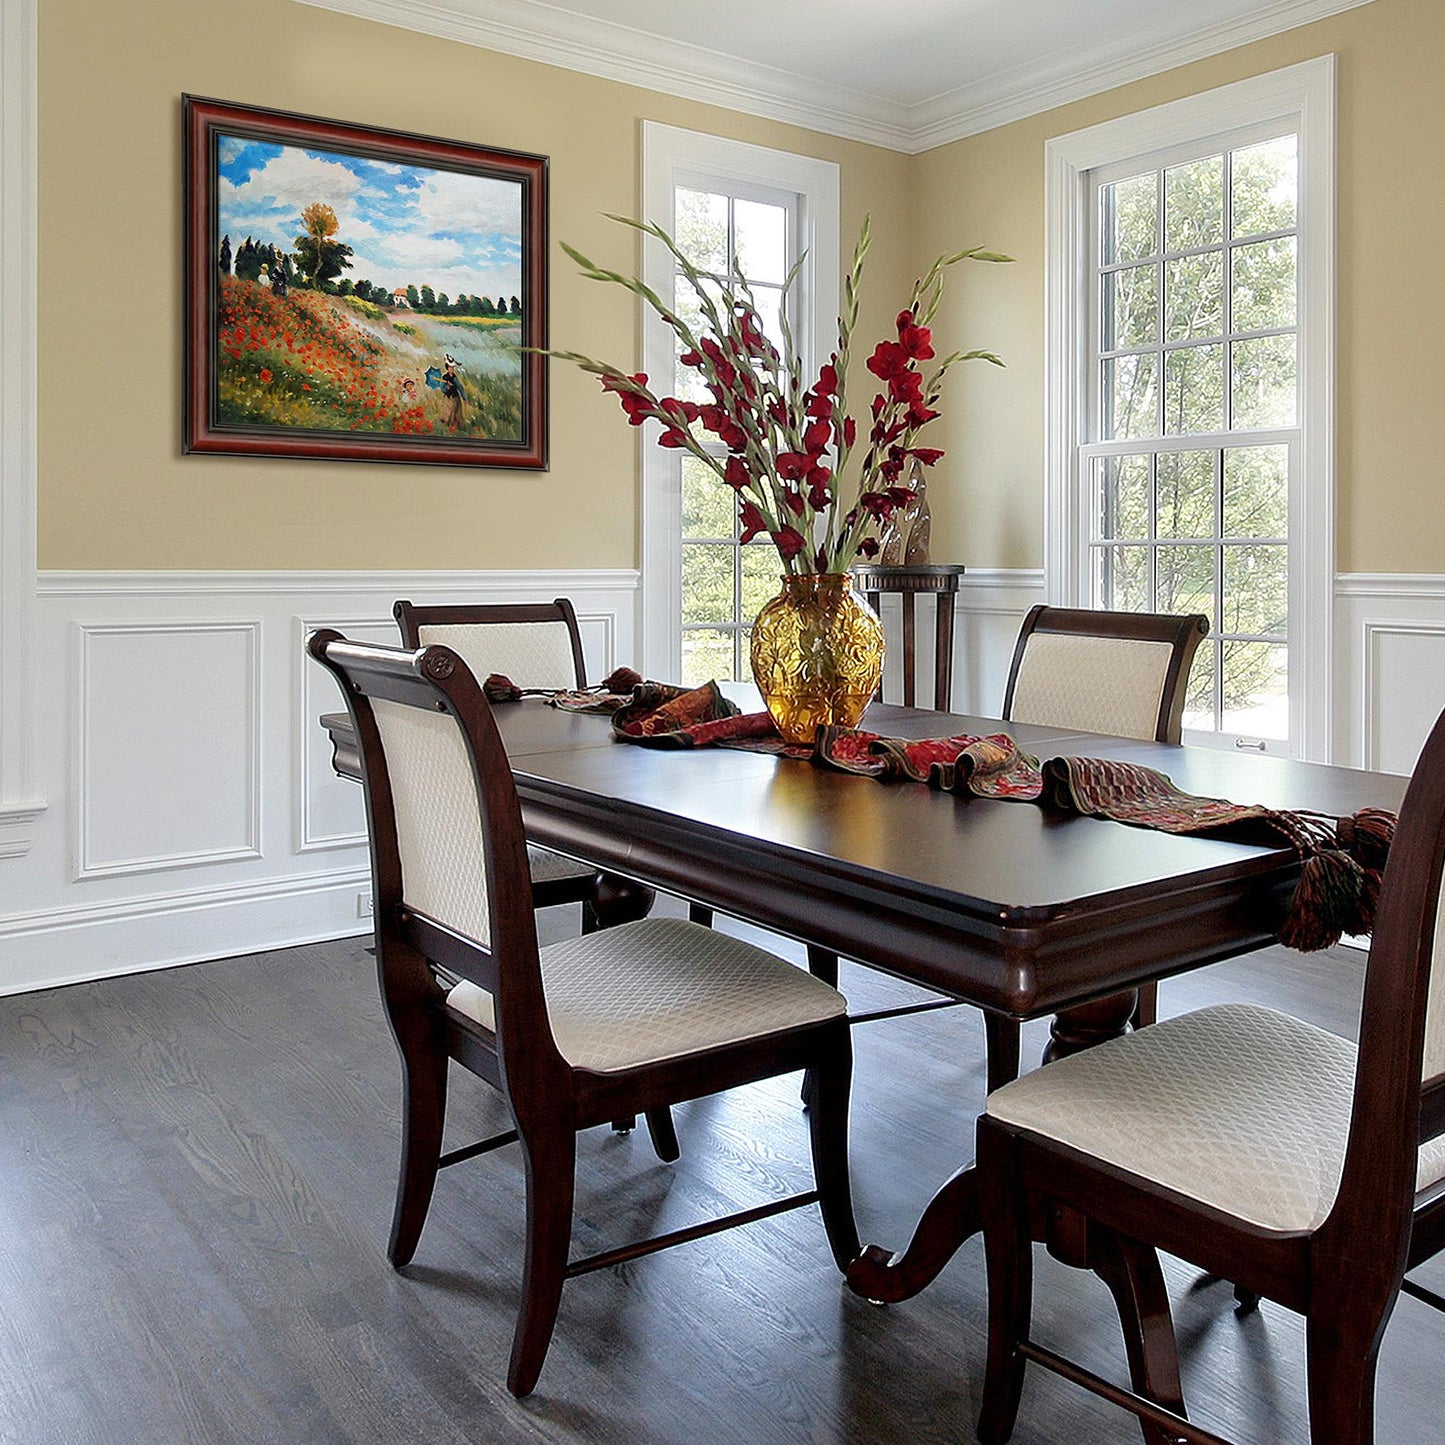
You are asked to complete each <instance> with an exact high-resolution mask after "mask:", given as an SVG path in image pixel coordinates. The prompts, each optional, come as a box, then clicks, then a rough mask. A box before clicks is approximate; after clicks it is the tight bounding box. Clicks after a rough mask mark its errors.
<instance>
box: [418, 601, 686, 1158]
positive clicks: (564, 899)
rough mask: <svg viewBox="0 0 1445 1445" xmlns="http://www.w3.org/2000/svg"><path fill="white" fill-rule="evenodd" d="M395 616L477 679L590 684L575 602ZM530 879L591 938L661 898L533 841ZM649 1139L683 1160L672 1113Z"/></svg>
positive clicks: (443, 608)
mask: <svg viewBox="0 0 1445 1445" xmlns="http://www.w3.org/2000/svg"><path fill="white" fill-rule="evenodd" d="M392 615H393V616H394V617H395V618H396V625H397V627H398V629H399V630H400V632H401V644H402V646H403V647H406V648H412V649H415V648H418V647H426V646H428V645H430V644H434V643H435V644H441V645H443V646H446V647H450V648H451V649H452V650H453V651H454V652H456V653H457V655H458V656H460V657H461V658H462V659H463V661H465V662H466V664H467V666H468V667H469V668H470V669H471V670H472V673H473V675H474V676H476V677H480V678H487V677H489V676H491V675H492V674H493V673H499V674H500V675H501V676H503V677H505V678H507V679H508V680H509V681H510V682H512V683H514V684H515V685H516V686H517V687H522V688H549V689H554V690H555V689H560V688H577V689H579V690H580V689H582V688H584V687H586V686H587V664H586V662H585V661H584V660H583V656H582V630H581V628H579V627H578V625H577V611H576V609H575V608H574V607H573V606H572V602H571V599H570V598H567V597H557V598H555V599H554V600H553V601H551V602H475V603H474V602H467V603H438V604H434V605H432V606H426V607H418V606H417V605H416V603H414V602H410V601H408V600H407V599H405V598H403V599H401V600H400V601H399V602H397V603H396V604H395V605H394V606H393V607H392ZM527 867H528V871H529V872H530V874H531V878H532V906H533V907H534V908H552V907H556V906H557V905H560V904H564V903H580V904H581V905H582V931H583V933H591V932H592V931H593V930H594V929H597V928H606V927H610V926H613V925H615V924H618V923H630V922H632V921H633V920H635V919H638V918H645V917H646V916H647V914H648V913H649V912H650V911H651V908H652V905H653V902H654V901H655V899H656V897H657V895H656V893H655V892H654V891H653V890H652V889H651V888H647V887H644V886H643V885H642V884H640V883H636V882H634V881H633V880H632V879H630V878H619V877H617V876H616V875H614V874H611V873H602V872H600V871H599V870H598V869H597V868H596V867H594V866H593V865H592V864H591V863H587V862H584V861H581V860H579V859H576V858H569V857H567V856H566V855H565V854H563V853H556V852H554V851H553V850H552V849H550V848H539V847H537V846H536V845H535V844H532V843H528V844H527ZM636 1125H637V1120H636V1119H635V1118H625V1117H624V1118H619V1119H617V1120H615V1121H614V1124H613V1127H614V1128H615V1129H616V1130H617V1132H618V1133H619V1134H627V1133H630V1132H631V1131H632V1130H633V1129H634V1128H635V1127H636ZM647 1130H648V1134H649V1135H650V1137H651V1139H652V1144H653V1148H654V1149H655V1150H656V1152H657V1157H658V1158H659V1159H661V1160H662V1161H663V1162H664V1163H671V1162H672V1161H673V1160H674V1159H676V1158H677V1157H678V1142H677V1131H676V1130H675V1129H674V1127H673V1124H672V1116H671V1114H670V1113H669V1111H668V1110H666V1109H658V1110H653V1111H652V1113H650V1114H649V1115H648V1119H647Z"/></svg>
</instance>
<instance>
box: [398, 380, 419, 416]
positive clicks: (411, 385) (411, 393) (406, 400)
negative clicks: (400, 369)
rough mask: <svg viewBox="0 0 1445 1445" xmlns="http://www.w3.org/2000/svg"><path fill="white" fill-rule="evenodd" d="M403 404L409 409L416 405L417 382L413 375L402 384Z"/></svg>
mask: <svg viewBox="0 0 1445 1445" xmlns="http://www.w3.org/2000/svg"><path fill="white" fill-rule="evenodd" d="M401 404H402V406H404V407H406V408H407V409H408V410H410V408H412V407H414V406H415V405H416V382H415V380H413V378H411V377H407V378H406V380H405V381H403V382H402V384H401Z"/></svg>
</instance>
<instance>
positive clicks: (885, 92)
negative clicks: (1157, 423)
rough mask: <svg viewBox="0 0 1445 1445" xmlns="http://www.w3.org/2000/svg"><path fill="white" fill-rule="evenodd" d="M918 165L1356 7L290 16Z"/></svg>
mask: <svg viewBox="0 0 1445 1445" xmlns="http://www.w3.org/2000/svg"><path fill="white" fill-rule="evenodd" d="M301 3H303V4H311V5H317V6H320V7H321V8H323V9H329V10H337V11H342V12H344V13H346V14H350V15H357V16H362V17H365V18H368V19H373V20H379V21H382V22H383V23H386V24H390V25H399V26H402V27H404V28H407V29H411V30H417V31H421V32H423V33H425V34H430V35H439V36H444V37H446V38H449V39H454V40H461V41H465V42H467V43H469V44H474V45H480V46H484V47H486V48H487V49H491V50H500V51H503V52H505V53H507V54H510V55H519V56H523V57H525V58H527V59H530V60H541V61H545V62H546V63H548V64H552V65H560V66H564V67H566V68H568V69H572V70H580V71H585V72H586V73H588V74H591V75H602V76H607V77H609V78H612V79H617V80H622V81H625V82H627V83H629V84H635V85H642V86H646V87H648V88H649V89H652V90H661V91H665V92H667V93H669V94H673V95H685V96H690V97H693V98H696V99H699V100H705V101H709V102H711V103H714V104H718V105H725V106H728V107H729V108H731V109H734V110H742V111H747V112H749V113H751V114H755V115H763V116H768V117H770V118H773V119H777V120H786V121H792V122H794V123H797V124H800V125H806V126H809V127H811V128H813V129H815V130H822V131H827V132H829V133H831V134H835V135H842V136H847V137H849V138H851V139H855V140H866V141H872V142H874V143H876V144H879V145H884V146H888V147H890V148H892V149H894V150H901V151H908V152H918V151H923V150H927V149H929V148H930V147H932V146H935V145H942V144H944V143H945V142H947V141H950V140H956V139H958V138H959V137H960V136H965V135H972V134H975V133H977V132H978V131H981V130H987V129H988V128H989V127H991V126H995V125H1002V124H1005V123H1007V122H1008V121H1011V120H1017V119H1020V118H1022V117H1023V116H1026V115H1034V114H1037V113H1038V112H1040V111H1043V110H1047V109H1049V108H1051V107H1052V106H1055V105H1062V104H1065V103H1066V102H1068V101H1070V100H1077V99H1079V98H1080V97H1082V96H1085V95H1093V94H1097V93H1098V92H1099V91H1102V90H1107V89H1109V88H1110V87H1112V86H1115V85H1121V84H1124V83H1126V82H1127V81H1130V80H1137V79H1139V78H1140V77H1141V76H1145V75H1152V74H1156V73H1158V72H1159V71H1162V70H1167V69H1170V68H1171V67H1173V66H1175V65H1181V64H1184V63H1186V62H1188V61H1191V60H1196V59H1199V58H1201V57H1203V56H1206V55H1212V54H1216V53H1217V52H1219V51H1222V50H1228V49H1231V48H1233V47H1234V46H1236V45H1244V44H1247V43H1248V42H1250V41H1252V40H1257V39H1260V38H1262V37H1264V36H1266V35H1273V34H1277V33H1278V32H1279V31H1282V30H1289V29H1292V28H1294V27H1295V26H1297V25H1304V24H1308V23H1309V22H1310V21H1312V20H1318V19H1320V18H1322V17H1323V16H1326V15H1333V14H1335V13H1337V12H1338V11H1341V10H1349V9H1352V8H1353V7H1354V6H1356V5H1363V4H1369V3H1370V0H728V3H725V4H719V3H715V0H301Z"/></svg>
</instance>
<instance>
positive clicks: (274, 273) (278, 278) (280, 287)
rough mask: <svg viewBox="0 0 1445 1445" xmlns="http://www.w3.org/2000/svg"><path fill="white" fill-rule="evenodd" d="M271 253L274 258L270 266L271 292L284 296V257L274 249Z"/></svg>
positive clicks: (274, 294)
mask: <svg viewBox="0 0 1445 1445" xmlns="http://www.w3.org/2000/svg"><path fill="white" fill-rule="evenodd" d="M272 255H273V256H275V258H276V259H275V261H274V263H273V264H272V267H271V294H272V295H273V296H284V295H285V294H286V258H285V257H284V256H282V255H280V254H279V253H278V252H276V251H274V250H273V251H272Z"/></svg>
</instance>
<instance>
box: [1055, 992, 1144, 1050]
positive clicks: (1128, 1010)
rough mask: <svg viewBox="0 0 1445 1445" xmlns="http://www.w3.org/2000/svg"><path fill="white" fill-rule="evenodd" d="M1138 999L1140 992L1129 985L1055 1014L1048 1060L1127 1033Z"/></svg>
mask: <svg viewBox="0 0 1445 1445" xmlns="http://www.w3.org/2000/svg"><path fill="white" fill-rule="evenodd" d="M1137 1001H1138V995H1137V994H1136V993H1135V991H1134V990H1133V989H1128V990H1126V991H1125V992H1124V993H1114V994H1110V995H1109V997H1108V998H1101V999H1095V1001H1094V1002H1093V1003H1086V1004H1081V1005H1080V1006H1079V1007H1078V1008H1071V1009H1069V1010H1068V1011H1067V1012H1066V1013H1061V1014H1057V1015H1055V1017H1054V1021H1053V1023H1052V1024H1050V1025H1049V1045H1048V1047H1047V1048H1046V1049H1045V1050H1044V1063H1046V1064H1051V1063H1053V1061H1054V1060H1055V1059H1066V1058H1068V1056H1069V1055H1070V1054H1077V1053H1082V1052H1083V1051H1084V1050H1085V1049H1091V1048H1093V1047H1094V1045H1095V1044H1102V1043H1104V1042H1105V1041H1106V1040H1108V1039H1116V1038H1118V1037H1119V1035H1120V1034H1123V1033H1127V1032H1128V1031H1129V1020H1130V1019H1131V1018H1132V1017H1133V1015H1134V1005H1135V1003H1136V1002H1137Z"/></svg>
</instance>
